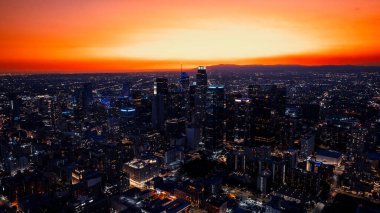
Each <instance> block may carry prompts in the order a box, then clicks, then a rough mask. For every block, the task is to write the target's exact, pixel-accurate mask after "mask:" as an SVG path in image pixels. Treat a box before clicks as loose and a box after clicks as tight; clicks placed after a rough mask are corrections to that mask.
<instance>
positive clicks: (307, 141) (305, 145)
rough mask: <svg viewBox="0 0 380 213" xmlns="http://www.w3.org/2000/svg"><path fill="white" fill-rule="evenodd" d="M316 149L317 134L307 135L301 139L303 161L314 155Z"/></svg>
mask: <svg viewBox="0 0 380 213" xmlns="http://www.w3.org/2000/svg"><path fill="white" fill-rule="evenodd" d="M314 147H315V134H314V133H311V132H310V133H307V134H306V135H304V136H303V137H302V139H301V153H300V157H301V158H302V159H306V158H307V157H309V156H310V155H312V154H313V152H314Z"/></svg>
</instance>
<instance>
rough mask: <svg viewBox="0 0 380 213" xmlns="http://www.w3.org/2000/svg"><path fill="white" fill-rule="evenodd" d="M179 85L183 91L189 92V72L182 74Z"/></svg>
mask: <svg viewBox="0 0 380 213" xmlns="http://www.w3.org/2000/svg"><path fill="white" fill-rule="evenodd" d="M179 83H180V84H181V89H182V90H183V91H188V90H189V88H190V78H189V74H187V72H181V76H180V78H179Z"/></svg>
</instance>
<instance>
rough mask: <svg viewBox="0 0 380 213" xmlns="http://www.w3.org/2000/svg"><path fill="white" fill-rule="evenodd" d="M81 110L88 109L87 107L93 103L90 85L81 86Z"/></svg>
mask: <svg viewBox="0 0 380 213" xmlns="http://www.w3.org/2000/svg"><path fill="white" fill-rule="evenodd" d="M82 98H83V102H82V104H83V109H88V107H89V106H90V105H91V103H92V101H93V95H92V83H85V84H83V95H82Z"/></svg>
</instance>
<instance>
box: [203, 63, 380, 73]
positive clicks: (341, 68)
mask: <svg viewBox="0 0 380 213" xmlns="http://www.w3.org/2000/svg"><path fill="white" fill-rule="evenodd" d="M207 70H209V71H221V72H224V71H226V72H227V71H228V72H240V71H244V72H247V71H256V72H284V71H294V72H363V71H366V72H370V71H373V72H379V71H380V66H356V65H322V66H304V65H234V64H219V65H212V66H207Z"/></svg>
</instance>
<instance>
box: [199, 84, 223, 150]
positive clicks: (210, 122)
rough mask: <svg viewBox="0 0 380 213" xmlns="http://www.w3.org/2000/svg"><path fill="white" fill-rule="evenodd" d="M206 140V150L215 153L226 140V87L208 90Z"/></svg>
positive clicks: (215, 87)
mask: <svg viewBox="0 0 380 213" xmlns="http://www.w3.org/2000/svg"><path fill="white" fill-rule="evenodd" d="M205 117H206V119H205V129H204V139H205V146H206V149H208V150H209V151H214V150H217V149H218V148H220V147H221V146H222V145H223V139H224V86H223V85H211V86H209V87H208V90H207V97H206V115H205Z"/></svg>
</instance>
